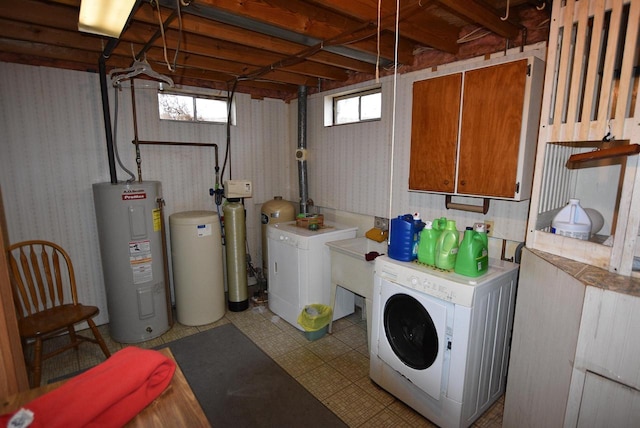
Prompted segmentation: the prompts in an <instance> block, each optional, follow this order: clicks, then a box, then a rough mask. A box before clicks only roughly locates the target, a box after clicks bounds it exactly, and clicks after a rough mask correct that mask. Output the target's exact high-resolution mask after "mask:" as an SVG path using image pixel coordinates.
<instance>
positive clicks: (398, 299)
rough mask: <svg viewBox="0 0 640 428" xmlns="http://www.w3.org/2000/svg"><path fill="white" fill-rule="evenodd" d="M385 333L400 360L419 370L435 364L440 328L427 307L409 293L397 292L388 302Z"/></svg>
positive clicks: (385, 315) (385, 306) (385, 314)
mask: <svg viewBox="0 0 640 428" xmlns="http://www.w3.org/2000/svg"><path fill="white" fill-rule="evenodd" d="M383 317H384V333H385V335H386V336H387V340H388V341H389V345H391V349H392V350H393V352H394V353H395V354H396V355H397V356H398V358H400V360H401V361H402V362H403V363H405V364H406V365H408V366H409V367H411V368H412V369H416V370H425V369H428V368H429V367H431V366H432V365H433V363H434V362H435V360H436V358H437V356H438V332H437V331H436V327H435V325H434V324H433V320H432V319H431V317H430V316H429V313H428V312H427V310H426V309H425V308H424V307H423V306H422V305H421V304H420V302H418V301H417V300H416V299H415V298H413V297H411V296H409V295H408V294H394V295H393V296H391V298H389V300H387V303H386V304H385V305H384V313H383Z"/></svg>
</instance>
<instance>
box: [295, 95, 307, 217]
mask: <svg viewBox="0 0 640 428" xmlns="http://www.w3.org/2000/svg"><path fill="white" fill-rule="evenodd" d="M306 151H307V87H306V86H304V85H300V86H298V150H296V158H297V159H298V184H299V187H300V213H301V214H308V213H309V185H308V183H307V156H306Z"/></svg>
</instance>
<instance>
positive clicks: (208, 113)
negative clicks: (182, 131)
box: [158, 91, 234, 123]
mask: <svg viewBox="0 0 640 428" xmlns="http://www.w3.org/2000/svg"><path fill="white" fill-rule="evenodd" d="M227 106H228V102H227V99H226V98H222V97H210V96H203V95H194V94H188V93H175V92H166V91H160V92H158V113H159V115H160V120H177V121H183V122H205V123H227V116H228V108H227ZM231 122H232V123H233V122H234V121H233V115H232V121H231Z"/></svg>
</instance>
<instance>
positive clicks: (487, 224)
mask: <svg viewBox="0 0 640 428" xmlns="http://www.w3.org/2000/svg"><path fill="white" fill-rule="evenodd" d="M484 227H485V229H487V236H493V220H485V221H484Z"/></svg>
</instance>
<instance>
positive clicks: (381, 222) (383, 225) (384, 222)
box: [373, 217, 389, 230]
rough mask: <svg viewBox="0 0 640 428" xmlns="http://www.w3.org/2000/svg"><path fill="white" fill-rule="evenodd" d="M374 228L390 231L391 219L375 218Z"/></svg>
mask: <svg viewBox="0 0 640 428" xmlns="http://www.w3.org/2000/svg"><path fill="white" fill-rule="evenodd" d="M373 227H376V228H378V229H380V230H389V219H388V218H384V217H375V220H374V221H373Z"/></svg>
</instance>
